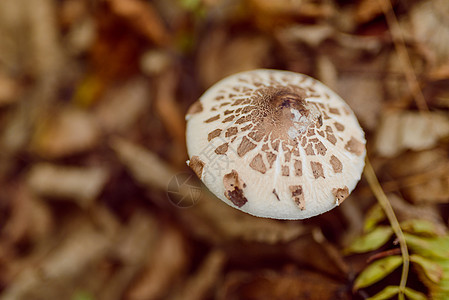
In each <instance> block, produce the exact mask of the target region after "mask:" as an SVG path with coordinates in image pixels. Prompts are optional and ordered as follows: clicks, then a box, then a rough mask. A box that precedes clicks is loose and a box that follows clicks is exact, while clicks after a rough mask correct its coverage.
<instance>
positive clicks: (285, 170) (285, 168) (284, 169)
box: [282, 166, 290, 176]
mask: <svg viewBox="0 0 449 300" xmlns="http://www.w3.org/2000/svg"><path fill="white" fill-rule="evenodd" d="M289 175H290V168H289V167H288V166H282V176H289Z"/></svg>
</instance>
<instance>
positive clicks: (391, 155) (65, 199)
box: [0, 0, 449, 300]
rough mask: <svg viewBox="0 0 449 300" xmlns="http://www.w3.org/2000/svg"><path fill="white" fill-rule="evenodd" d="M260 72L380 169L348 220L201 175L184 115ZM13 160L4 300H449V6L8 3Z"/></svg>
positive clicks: (362, 187) (2, 115) (7, 97)
mask: <svg viewBox="0 0 449 300" xmlns="http://www.w3.org/2000/svg"><path fill="white" fill-rule="evenodd" d="M256 68H269V69H281V70H290V71H294V72H299V73H304V74H307V75H310V76H312V77H314V78H317V79H318V80H320V81H321V82H323V83H325V84H326V85H327V86H329V87H330V88H332V89H333V90H335V91H336V92H337V93H338V94H339V95H340V96H341V97H342V98H343V99H345V100H346V101H347V103H348V104H349V106H350V107H351V108H352V109H353V110H354V112H355V114H356V115H357V117H358V120H359V122H360V124H361V125H362V127H363V128H364V130H365V135H366V139H367V153H368V154H367V156H368V158H369V160H370V162H371V164H372V166H373V169H374V171H375V176H373V173H369V172H368V171H367V172H366V173H365V174H364V175H363V176H362V180H361V181H360V182H359V184H358V186H357V187H356V189H355V190H354V191H353V193H352V194H351V195H350V196H349V197H348V199H346V200H345V202H344V203H343V204H342V205H341V206H340V207H338V208H336V209H334V210H332V211H330V212H328V213H325V214H323V215H320V216H317V217H313V218H311V219H307V220H302V221H280V220H273V219H262V218H257V217H253V216H250V215H247V214H245V213H243V212H240V211H238V210H236V209H234V208H231V207H229V206H227V205H226V204H224V203H223V202H222V201H220V200H218V199H216V198H214V197H213V196H212V195H211V194H210V193H209V192H208V191H207V190H206V189H205V188H204V187H203V186H202V185H201V183H200V182H199V180H197V179H196V177H193V176H192V175H193V174H194V173H193V172H192V171H191V170H190V169H189V168H188V167H187V166H186V164H185V162H186V160H187V159H188V157H187V151H186V146H185V118H184V116H185V113H186V111H187V109H188V107H189V106H190V105H191V104H192V103H194V102H195V101H196V100H197V99H198V98H199V97H200V96H201V94H202V93H203V92H204V91H205V90H206V89H207V88H208V87H210V86H211V85H212V84H214V83H215V82H217V81H218V80H220V79H222V78H224V77H225V76H227V75H230V74H234V73H237V72H240V71H245V70H251V69H256ZM0 149H1V150H0V299H8V300H9V299H11V300H16V299H27V300H28V299H42V300H43V299H73V300H93V299H95V300H97V299H98V300H114V299H132V300H138V299H182V300H188V299H192V300H196V299H198V300H199V299H218V300H224V299H226V300H229V299H231V300H232V299H236V300H237V299H320V300H324V299H366V298H368V297H373V296H374V298H372V299H389V298H396V297H402V295H404V294H405V296H406V298H407V299H426V298H433V299H449V234H448V218H449V205H448V203H449V2H448V1H446V0H433V1H420V0H391V2H390V0H375V1H374V0H358V1H347V0H279V1H271V0H154V1H144V0H59V1H56V0H14V1H0ZM376 178H377V179H378V181H379V182H380V185H376ZM186 194H189V195H190V196H189V197H187V198H185V199H180V198H179V197H181V198H182V197H184V196H185V195H186ZM384 196H386V197H384ZM386 199H388V201H385V200H386ZM183 200H184V201H183ZM385 203H387V204H388V203H389V204H391V207H392V208H393V211H394V215H393V216H392V215H391V214H389V213H388V205H387V207H386V211H385V210H384V209H385ZM396 219H397V220H398V221H399V223H395V220H396ZM395 224H396V225H395ZM398 224H399V225H398ZM404 246H405V248H404Z"/></svg>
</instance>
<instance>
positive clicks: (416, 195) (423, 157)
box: [383, 149, 449, 204]
mask: <svg viewBox="0 0 449 300" xmlns="http://www.w3.org/2000/svg"><path fill="white" fill-rule="evenodd" d="M390 164H391V166H390V167H389V170H390V173H391V174H392V176H394V177H395V179H394V180H393V181H390V182H386V183H384V184H383V186H384V189H385V190H389V191H397V190H399V189H400V190H401V191H403V193H404V195H405V196H406V197H407V198H409V199H410V200H412V201H413V202H414V203H415V204H426V203H428V204H430V203H447V202H448V201H449V184H448V183H449V160H448V154H447V151H444V150H442V149H434V150H428V151H422V152H411V153H406V154H403V155H402V156H401V158H400V159H397V161H393V162H391V163H390Z"/></svg>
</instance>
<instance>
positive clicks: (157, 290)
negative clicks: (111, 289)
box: [125, 226, 190, 300]
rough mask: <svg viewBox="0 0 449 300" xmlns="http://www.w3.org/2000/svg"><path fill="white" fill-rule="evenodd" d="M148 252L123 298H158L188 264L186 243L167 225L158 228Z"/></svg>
mask: <svg viewBox="0 0 449 300" xmlns="http://www.w3.org/2000/svg"><path fill="white" fill-rule="evenodd" d="M134 246H135V245H134ZM150 253H151V256H149V261H148V262H147V264H146V266H145V267H144V270H143V272H142V273H141V274H140V276H139V278H137V279H136V280H135V281H134V282H133V284H132V286H131V287H130V289H129V290H128V291H127V293H126V296H125V297H126V299H130V300H140V299H142V300H144V299H162V298H163V297H164V296H165V295H166V294H168V293H169V292H170V287H171V286H172V285H173V284H175V283H176V282H177V281H178V280H179V279H180V277H181V276H182V275H183V273H184V272H186V270H187V268H188V266H189V261H190V257H189V253H188V251H187V243H186V241H185V239H184V237H183V235H182V234H181V232H180V231H179V230H178V229H177V228H174V227H171V226H170V227H167V228H165V229H164V230H162V231H161V232H160V236H159V238H158V240H157V244H156V245H155V246H154V249H152V252H150Z"/></svg>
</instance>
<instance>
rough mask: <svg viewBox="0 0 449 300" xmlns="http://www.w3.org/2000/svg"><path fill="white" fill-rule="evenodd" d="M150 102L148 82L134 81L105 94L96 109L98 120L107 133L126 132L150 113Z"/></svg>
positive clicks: (141, 79) (139, 79)
mask: <svg viewBox="0 0 449 300" xmlns="http://www.w3.org/2000/svg"><path fill="white" fill-rule="evenodd" d="M150 100H151V99H150V91H149V89H148V82H147V81H146V80H144V79H143V78H138V79H132V80H130V81H128V82H125V83H123V84H121V85H116V86H114V87H112V88H111V89H110V90H108V91H106V92H105V95H104V96H103V98H102V100H101V102H100V103H99V104H98V106H97V107H96V110H95V115H96V119H97V120H98V122H99V123H100V125H101V127H102V129H104V130H106V131H107V132H111V133H122V132H125V131H126V130H129V129H130V127H131V126H133V125H134V124H135V123H136V121H137V120H139V118H141V117H142V116H144V114H145V113H146V112H147V111H148V107H149V105H150Z"/></svg>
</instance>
